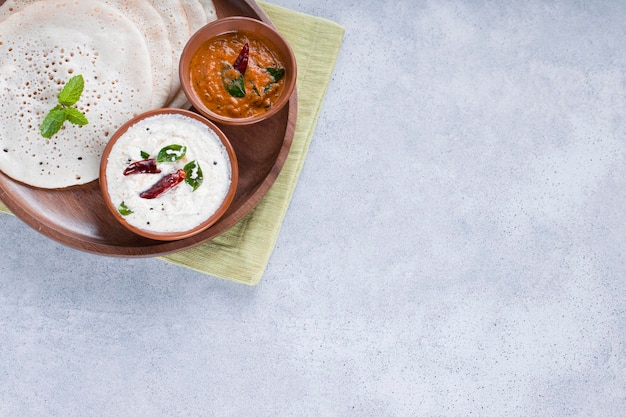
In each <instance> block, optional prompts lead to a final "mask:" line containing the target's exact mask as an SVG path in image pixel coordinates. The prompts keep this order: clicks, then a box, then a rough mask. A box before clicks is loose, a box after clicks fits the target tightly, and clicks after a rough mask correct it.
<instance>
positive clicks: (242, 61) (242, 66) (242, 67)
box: [233, 42, 250, 75]
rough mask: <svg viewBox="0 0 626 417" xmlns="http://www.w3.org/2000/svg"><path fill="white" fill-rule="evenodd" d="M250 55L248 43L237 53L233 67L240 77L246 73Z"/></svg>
mask: <svg viewBox="0 0 626 417" xmlns="http://www.w3.org/2000/svg"><path fill="white" fill-rule="evenodd" d="M249 55H250V46H249V45H248V42H246V44H245V45H244V46H243V48H242V49H241V52H239V56H238V57H237V59H236V60H235V63H234V64H233V67H234V68H235V69H236V70H237V71H239V73H240V74H241V75H244V74H245V72H246V68H248V56H249Z"/></svg>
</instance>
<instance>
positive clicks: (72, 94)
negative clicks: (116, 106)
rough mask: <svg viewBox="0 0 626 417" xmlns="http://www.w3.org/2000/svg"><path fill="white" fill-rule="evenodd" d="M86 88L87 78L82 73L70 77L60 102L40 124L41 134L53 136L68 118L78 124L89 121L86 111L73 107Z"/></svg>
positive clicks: (61, 94)
mask: <svg viewBox="0 0 626 417" xmlns="http://www.w3.org/2000/svg"><path fill="white" fill-rule="evenodd" d="M84 88H85V80H84V78H83V76H82V75H75V76H73V77H72V78H70V79H69V81H68V82H67V83H66V84H65V85H64V86H63V89H62V90H61V92H60V93H59V99H58V104H57V105H56V106H54V107H53V108H52V110H50V111H49V112H48V114H47V115H46V117H45V118H44V119H43V122H41V126H39V130H40V132H41V136H43V137H44V138H51V137H52V136H54V135H55V134H56V133H57V132H58V131H59V130H61V127H62V126H63V124H64V123H65V121H66V120H67V121H69V122H70V123H72V124H75V125H78V126H84V125H86V124H87V123H89V122H88V120H87V117H86V116H85V114H84V113H82V112H81V111H80V110H78V109H77V108H75V107H72V106H74V105H75V104H76V103H77V102H78V100H79V99H80V96H81V95H82V94H83V89H84Z"/></svg>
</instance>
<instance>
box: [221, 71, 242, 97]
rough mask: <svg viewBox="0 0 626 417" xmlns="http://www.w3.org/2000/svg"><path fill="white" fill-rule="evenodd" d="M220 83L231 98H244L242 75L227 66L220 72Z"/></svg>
mask: <svg viewBox="0 0 626 417" xmlns="http://www.w3.org/2000/svg"><path fill="white" fill-rule="evenodd" d="M222 83H223V84H224V88H225V89H226V91H228V94H230V95H231V96H233V97H237V98H241V97H245V95H246V89H245V86H244V81H243V75H241V73H240V72H239V71H237V70H236V69H234V68H233V67H232V66H230V65H228V66H226V68H225V69H224V70H222Z"/></svg>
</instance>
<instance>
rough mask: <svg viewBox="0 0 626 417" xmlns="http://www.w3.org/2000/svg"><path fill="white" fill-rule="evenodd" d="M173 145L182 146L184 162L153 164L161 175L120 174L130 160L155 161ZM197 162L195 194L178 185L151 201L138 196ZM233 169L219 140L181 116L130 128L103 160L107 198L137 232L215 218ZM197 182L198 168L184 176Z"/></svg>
mask: <svg viewBox="0 0 626 417" xmlns="http://www.w3.org/2000/svg"><path fill="white" fill-rule="evenodd" d="M171 145H180V146H184V147H186V152H185V155H184V156H183V158H182V159H180V160H178V161H173V162H157V163H156V165H157V168H158V169H160V170H161V172H160V173H135V174H130V175H124V170H125V169H126V168H127V167H128V166H129V165H130V164H131V163H133V162H136V161H140V160H145V159H152V158H156V157H157V155H158V154H159V151H160V150H162V149H163V148H167V147H170V146H171ZM191 161H196V162H197V165H199V166H200V170H201V172H202V176H203V179H202V183H201V185H200V186H199V187H197V189H196V190H195V191H194V188H193V186H192V185H190V184H188V183H187V182H186V181H182V182H181V183H179V184H177V185H176V186H174V187H173V188H171V189H170V190H168V191H166V192H165V193H163V194H161V195H159V196H158V197H156V198H153V199H146V198H142V197H140V194H141V193H142V192H143V191H146V190H148V189H150V188H151V187H152V186H153V185H154V184H155V183H157V182H158V181H159V180H160V179H161V178H162V177H165V176H167V175H169V174H171V173H174V172H176V171H177V170H179V169H183V168H184V167H185V165H187V164H188V163H189V162H191ZM231 173H232V168H231V165H230V159H229V157H228V152H227V150H226V148H225V146H224V144H223V143H222V141H221V140H220V138H219V136H217V134H216V133H215V132H213V131H212V130H211V129H209V127H208V126H206V125H205V124H203V123H202V122H200V121H198V120H196V119H193V118H191V117H188V116H184V115H181V114H158V115H154V116H151V117H148V118H145V119H143V120H140V121H139V122H137V123H136V124H134V125H132V126H131V127H130V128H128V130H127V131H126V132H125V133H124V134H123V135H122V136H120V137H119V138H118V140H117V142H116V143H115V144H114V145H113V147H112V148H111V152H110V154H109V157H108V159H107V162H106V180H107V188H108V190H107V191H108V194H109V198H110V200H111V202H112V204H113V205H114V206H115V207H117V208H118V211H119V212H120V214H123V218H124V219H125V220H126V221H127V222H128V223H129V224H130V225H131V226H134V227H136V228H138V229H142V230H145V231H149V232H156V233H173V232H185V231H188V230H191V229H193V228H195V227H196V226H198V225H200V224H201V223H202V222H204V221H205V220H207V219H208V218H209V217H210V216H211V215H213V214H214V213H215V212H216V211H217V210H218V209H219V207H220V206H221V205H222V202H223V201H224V199H225V198H226V195H227V194H228V190H229V187H230V184H231V178H232V177H231ZM189 177H191V178H192V179H194V180H197V179H198V178H197V170H193V171H190V172H189V175H188V178H189Z"/></svg>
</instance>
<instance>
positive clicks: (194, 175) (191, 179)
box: [183, 160, 204, 191]
mask: <svg viewBox="0 0 626 417" xmlns="http://www.w3.org/2000/svg"><path fill="white" fill-rule="evenodd" d="M183 171H185V174H187V176H186V177H185V182H186V183H187V184H189V185H191V188H193V191H196V190H197V189H198V187H200V186H201V185H202V181H204V176H203V175H202V169H201V168H200V164H198V163H197V162H196V161H195V160H194V161H191V162H189V163H188V164H187V165H185V167H184V168H183Z"/></svg>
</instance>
